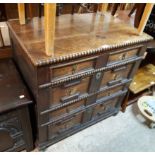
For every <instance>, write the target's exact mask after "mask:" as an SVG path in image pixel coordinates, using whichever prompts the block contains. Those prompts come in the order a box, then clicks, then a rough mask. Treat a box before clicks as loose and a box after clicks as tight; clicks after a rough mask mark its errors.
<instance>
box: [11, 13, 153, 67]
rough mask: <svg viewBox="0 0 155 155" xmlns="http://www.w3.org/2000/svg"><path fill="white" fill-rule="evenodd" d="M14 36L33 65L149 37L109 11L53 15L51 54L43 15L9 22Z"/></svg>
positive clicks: (76, 56)
mask: <svg viewBox="0 0 155 155" xmlns="http://www.w3.org/2000/svg"><path fill="white" fill-rule="evenodd" d="M8 25H9V28H10V32H11V33H12V34H13V35H14V36H15V38H16V39H17V40H18V42H19V43H20V44H21V46H22V47H23V49H24V51H25V52H26V54H27V55H28V57H29V58H30V60H31V61H32V63H33V64H34V65H35V66H41V65H46V64H52V63H55V62H61V61H64V60H69V59H72V58H78V57H81V56H86V55H92V54H96V53H100V52H104V51H108V50H112V49H117V48H120V47H124V46H128V45H133V44H137V43H142V42H147V41H149V40H151V39H152V37H150V36H149V35H147V34H145V33H143V34H142V35H141V36H139V35H138V31H137V29H135V28H133V27H131V26H129V25H128V24H125V23H124V22H123V21H121V20H119V19H118V18H115V17H113V16H111V15H110V14H109V13H106V14H105V15H100V14H92V13H89V14H74V15H69V14H67V15H61V16H59V17H57V18H56V32H55V44H54V53H55V55H54V57H50V56H46V55H45V52H44V51H45V40H44V18H43V17H42V18H38V17H36V18H34V19H33V20H29V21H27V24H26V25H22V26H21V25H20V24H19V21H18V20H10V21H9V22H8Z"/></svg>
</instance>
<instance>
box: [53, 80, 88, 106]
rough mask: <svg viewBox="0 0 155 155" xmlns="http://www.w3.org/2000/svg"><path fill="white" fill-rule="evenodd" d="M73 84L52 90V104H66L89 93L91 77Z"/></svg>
mask: <svg viewBox="0 0 155 155" xmlns="http://www.w3.org/2000/svg"><path fill="white" fill-rule="evenodd" d="M76 81H77V80H76ZM73 82H74V81H71V82H69V83H67V84H66V83H65V84H62V85H61V86H59V87H54V88H52V89H51V102H52V104H58V103H65V102H68V101H71V100H73V99H77V98H78V97H79V96H80V95H81V94H84V93H87V91H88V87H89V82H90V77H86V78H84V79H81V80H80V82H78V83H75V84H74V83H73Z"/></svg>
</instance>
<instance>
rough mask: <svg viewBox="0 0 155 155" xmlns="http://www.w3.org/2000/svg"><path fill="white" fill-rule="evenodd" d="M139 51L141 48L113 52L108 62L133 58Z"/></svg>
mask: <svg viewBox="0 0 155 155" xmlns="http://www.w3.org/2000/svg"><path fill="white" fill-rule="evenodd" d="M138 51H139V49H134V50H130V51H126V52H121V53H116V54H115V53H114V54H113V53H111V54H110V56H109V59H108V64H110V63H115V62H117V61H122V60H125V59H129V58H132V57H134V56H136V55H138Z"/></svg>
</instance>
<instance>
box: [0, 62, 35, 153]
mask: <svg viewBox="0 0 155 155" xmlns="http://www.w3.org/2000/svg"><path fill="white" fill-rule="evenodd" d="M29 104H32V100H31V99H30V97H29V94H28V92H27V89H26V87H25V85H24V84H23V82H22V80H21V78H20V75H19V73H18V72H17V70H16V67H15V64H14V63H13V61H12V60H11V59H1V60H0V152H2V151H11V152H12V151H21V150H23V149H26V150H27V151H31V150H32V149H33V139H32V130H31V123H30V118H29V111H28V105H29Z"/></svg>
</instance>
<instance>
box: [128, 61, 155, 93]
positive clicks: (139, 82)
mask: <svg viewBox="0 0 155 155" xmlns="http://www.w3.org/2000/svg"><path fill="white" fill-rule="evenodd" d="M154 75H155V66H154V65H152V64H148V65H146V66H144V67H142V68H140V69H139V70H138V71H137V73H136V75H135V76H134V78H133V81H132V83H131V84H130V87H129V89H130V91H131V92H133V93H134V94H137V93H139V92H141V91H143V90H145V89H149V88H150V87H151V86H154V85H155V80H154Z"/></svg>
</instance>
